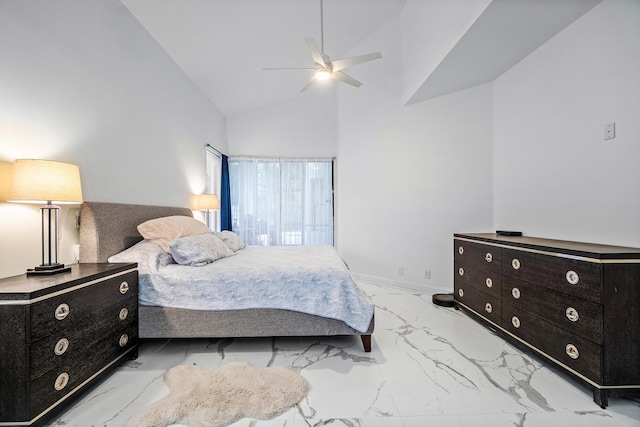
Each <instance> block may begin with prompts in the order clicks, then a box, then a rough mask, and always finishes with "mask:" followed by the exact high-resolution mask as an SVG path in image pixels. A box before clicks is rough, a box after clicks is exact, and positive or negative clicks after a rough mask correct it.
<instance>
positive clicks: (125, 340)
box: [118, 334, 129, 347]
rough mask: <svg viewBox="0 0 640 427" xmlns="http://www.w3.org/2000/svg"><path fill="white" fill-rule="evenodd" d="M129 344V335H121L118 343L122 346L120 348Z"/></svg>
mask: <svg viewBox="0 0 640 427" xmlns="http://www.w3.org/2000/svg"><path fill="white" fill-rule="evenodd" d="M128 342H129V335H127V334H122V335H120V340H119V341H118V344H120V347H124V346H126V345H127V343H128Z"/></svg>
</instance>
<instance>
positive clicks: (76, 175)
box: [7, 159, 82, 276]
mask: <svg viewBox="0 0 640 427" xmlns="http://www.w3.org/2000/svg"><path fill="white" fill-rule="evenodd" d="M12 169H13V173H12V177H11V185H10V186H9V194H8V197H7V201H9V202H19V203H39V204H43V203H44V204H45V205H46V206H44V207H43V208H40V212H41V217H42V264H40V265H39V266H37V267H35V268H33V269H28V270H27V276H29V275H50V274H58V273H62V272H65V271H70V270H71V267H65V265H64V264H60V263H58V241H59V239H60V232H61V230H60V214H59V212H60V206H56V205H54V204H53V203H82V186H81V184H80V169H79V168H78V166H76V165H72V164H70V163H63V162H55V161H51V160H35V159H18V160H15V161H14V162H13V166H12Z"/></svg>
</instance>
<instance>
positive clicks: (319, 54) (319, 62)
mask: <svg viewBox="0 0 640 427" xmlns="http://www.w3.org/2000/svg"><path fill="white" fill-rule="evenodd" d="M304 41H305V42H306V43H307V46H308V47H309V50H310V51H311V57H312V58H313V62H314V63H315V65H314V66H313V67H296V68H292V67H287V68H263V70H265V71H271V70H311V71H314V73H313V77H311V79H310V80H309V81H308V82H307V84H306V85H304V87H303V88H302V89H301V90H300V92H304V91H305V90H307V89H308V88H309V87H310V86H311V85H312V84H313V83H314V82H315V81H316V80H327V79H334V80H338V81H340V82H343V83H346V84H349V85H351V86H355V87H360V86H362V83H361V82H359V81H358V80H356V79H354V78H353V77H351V76H349V75H347V74H345V73H343V72H342V70H344V69H345V68H348V67H352V66H354V65H357V64H362V63H363V62H368V61H373V60H374V59H380V58H382V55H381V54H380V52H376V53H368V54H365V55H359V56H353V57H350V58H344V59H338V60H335V61H332V60H331V58H329V55H327V54H326V53H325V52H324V10H323V0H320V49H318V45H317V44H316V42H315V41H314V40H313V39H312V38H305V39H304Z"/></svg>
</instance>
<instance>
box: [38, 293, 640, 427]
mask: <svg viewBox="0 0 640 427" xmlns="http://www.w3.org/2000/svg"><path fill="white" fill-rule="evenodd" d="M361 285H362V287H363V289H365V291H366V292H367V293H368V294H369V295H370V296H371V298H372V299H373V301H374V302H375V304H376V306H377V308H376V329H375V332H374V335H373V350H372V352H371V353H364V352H363V350H362V346H361V342H360V339H359V338H356V337H336V338H279V339H270V338H267V339H262V338H259V339H228V340H207V339H193V340H192V339H189V340H187V339H185V340H148V341H143V342H142V344H141V346H140V352H139V357H138V359H137V360H135V361H129V362H126V363H125V364H124V365H122V366H121V367H119V368H118V369H117V370H116V371H115V373H114V374H113V375H111V376H110V377H108V378H107V379H105V380H104V381H103V382H101V383H100V384H99V385H97V386H96V387H94V388H93V389H92V390H90V391H89V392H88V393H86V394H85V395H84V396H83V397H82V398H81V399H79V400H77V401H76V403H75V404H74V405H73V406H71V407H70V408H69V409H68V410H67V411H66V412H65V413H63V414H62V415H61V416H60V417H59V418H58V419H57V420H55V421H54V422H52V423H51V424H49V425H51V426H65V427H69V426H77V427H88V426H95V427H102V426H104V427H120V426H124V425H125V423H126V421H127V420H128V419H129V418H130V417H131V416H132V415H133V414H135V413H136V412H138V411H140V410H141V409H142V408H143V407H144V406H145V405H148V404H150V403H151V402H154V401H156V400H158V399H160V398H161V397H162V396H164V395H165V394H166V393H167V388H166V387H165V386H164V384H163V382H162V374H163V373H164V372H165V371H166V370H167V369H168V368H170V367H172V366H175V365H178V364H197V365H199V366H203V367H216V366H220V365H222V364H224V363H227V362H231V361H245V362H248V363H250V364H252V365H254V366H288V367H295V368H299V369H300V373H301V374H302V376H303V377H305V378H306V379H307V381H308V382H309V384H310V391H309V394H308V396H307V397H306V398H305V399H304V400H303V401H302V402H301V403H300V404H299V405H297V406H296V407H294V408H292V409H291V410H289V411H287V412H286V413H284V414H282V415H280V416H279V417H277V418H275V419H273V420H267V421H264V420H251V419H243V420H240V421H238V422H236V423H234V424H233V426H234V427H309V426H325V425H331V426H350V427H351V426H367V427H369V426H371V427H382V426H384V427H387V426H389V427H423V426H434V427H454V426H455V427H471V426H473V427H475V426H487V427H501V426H505V427H506V426H509V427H513V426H520V427H552V426H586V427H589V426H593V427H596V426H597V427H614V426H615V427H622V426H640V400H633V399H626V398H611V399H610V404H609V406H608V407H607V409H606V410H603V409H602V408H600V407H599V406H598V405H596V404H595V403H594V402H593V400H592V395H591V392H590V390H588V389H587V388H586V387H584V386H582V385H580V384H578V383H575V382H573V381H572V380H571V379H570V378H568V377H567V376H566V375H564V374H559V373H558V372H557V370H556V369H555V368H554V367H553V366H551V365H548V364H544V363H543V362H542V361H541V360H540V359H538V358H533V357H531V356H529V355H526V354H524V353H522V352H521V351H519V350H517V349H516V348H514V347H512V346H511V345H509V344H507V343H505V342H504V341H503V340H502V339H501V338H499V337H498V336H496V335H494V334H493V333H492V332H491V331H489V330H488V329H486V328H484V327H482V326H481V325H479V324H478V323H477V322H475V321H474V320H472V319H470V318H469V317H468V316H466V315H465V314H464V313H462V312H460V311H456V310H454V309H452V308H443V307H438V306H435V305H433V304H432V303H431V294H430V293H419V292H416V291H411V290H403V289H396V288H389V287H381V286H377V285H372V284H366V283H363V284H361Z"/></svg>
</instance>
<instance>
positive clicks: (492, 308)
mask: <svg viewBox="0 0 640 427" xmlns="http://www.w3.org/2000/svg"><path fill="white" fill-rule="evenodd" d="M454 269H455V272H454V275H455V278H454V298H455V302H456V304H457V306H458V307H460V308H462V309H464V311H465V312H467V313H469V314H470V315H472V316H473V317H474V318H476V319H477V320H480V321H481V322H482V323H483V324H485V325H486V326H489V327H493V328H494V329H496V330H497V331H498V332H499V333H500V334H501V335H502V336H503V337H505V338H506V339H507V340H509V341H511V342H513V343H515V344H518V345H519V346H521V347H523V348H526V349H530V350H534V351H535V352H536V353H537V354H539V355H541V356H543V357H544V358H546V359H547V360H549V361H551V362H553V363H554V364H556V365H557V366H560V367H561V368H563V369H564V370H565V371H567V372H569V373H570V374H572V375H573V376H575V377H577V378H579V379H580V380H582V381H584V382H586V383H587V384H588V385H589V386H591V387H592V390H593V397H594V401H595V402H596V403H597V404H598V405H600V406H601V407H602V408H605V407H606V406H607V404H608V398H609V396H610V395H611V394H616V395H623V394H625V393H629V394H631V393H634V394H636V393H638V391H640V248H627V247H620V246H609V245H599V244H590V243H579V242H569V241H563V240H551V239H542V238H534V237H523V236H500V235H496V234H454Z"/></svg>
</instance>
